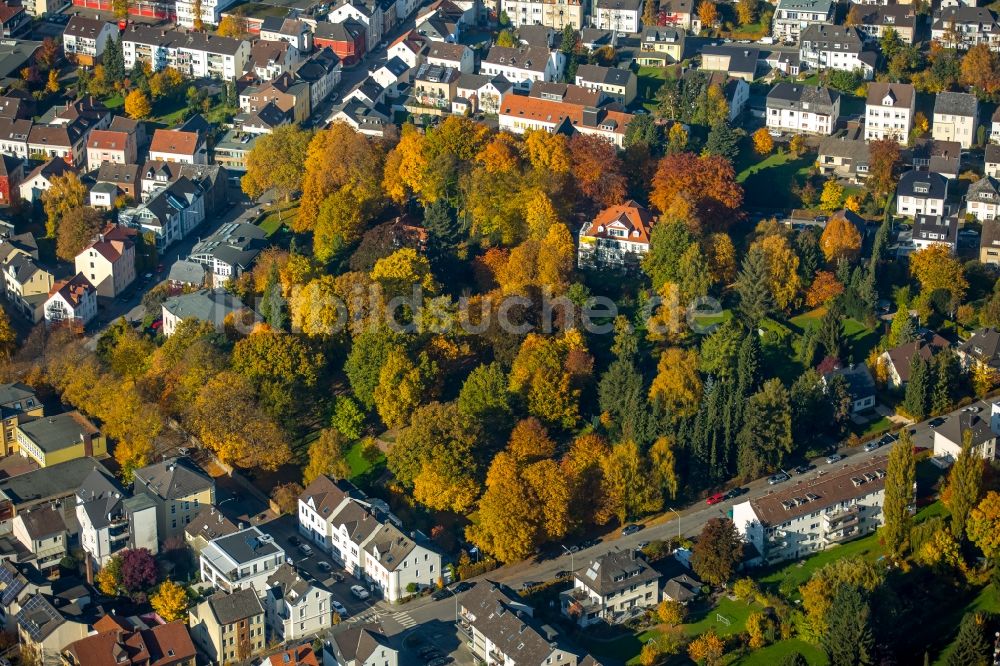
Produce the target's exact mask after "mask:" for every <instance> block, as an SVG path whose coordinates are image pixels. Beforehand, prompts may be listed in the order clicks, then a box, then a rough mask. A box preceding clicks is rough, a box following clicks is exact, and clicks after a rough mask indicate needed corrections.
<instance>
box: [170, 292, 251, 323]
mask: <svg viewBox="0 0 1000 666" xmlns="http://www.w3.org/2000/svg"><path fill="white" fill-rule="evenodd" d="M245 307H246V306H245V305H244V304H243V301H241V300H240V299H239V297H237V296H236V295H234V294H230V293H229V292H227V291H225V290H224V289H199V290H198V291H195V292H192V293H190V294H181V295H180V296H171V297H170V298H168V299H167V300H165V301H164V302H163V309H165V310H166V311H167V312H169V313H170V314H172V315H174V316H175V317H179V318H180V319H181V320H187V319H197V320H199V321H207V322H209V323H210V324H214V325H215V326H216V327H217V328H220V327H222V325H223V324H224V323H225V321H226V315H229V314H231V313H234V312H239V311H241V310H243V309H244V308H245Z"/></svg>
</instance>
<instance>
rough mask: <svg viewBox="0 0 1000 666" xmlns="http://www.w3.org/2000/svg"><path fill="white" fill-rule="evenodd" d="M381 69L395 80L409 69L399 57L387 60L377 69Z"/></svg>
mask: <svg viewBox="0 0 1000 666" xmlns="http://www.w3.org/2000/svg"><path fill="white" fill-rule="evenodd" d="M383 67H384V68H385V69H387V70H389V72H390V73H391V74H392V75H393V76H395V77H397V78H398V77H400V76H402V75H403V74H405V73H406V70H408V69H409V68H410V66H409V65H407V64H406V63H405V62H404V61H403V60H402V59H401V58H400V57H399V56H393V57H391V58H389V60H388V61H386V63H385V64H384V65H382V67H380V68H379V69H382V68H383Z"/></svg>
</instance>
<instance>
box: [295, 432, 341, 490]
mask: <svg viewBox="0 0 1000 666" xmlns="http://www.w3.org/2000/svg"><path fill="white" fill-rule="evenodd" d="M346 445H347V441H346V440H345V438H344V436H343V435H341V434H340V432H338V431H337V430H334V429H333V428H324V429H323V430H321V431H320V433H319V437H317V438H316V439H315V440H313V443H312V444H310V445H309V455H308V458H309V462H308V464H306V467H305V469H303V470H302V485H303V486H308V485H309V484H310V483H312V482H313V481H315V480H316V478H317V477H319V476H321V475H324V474H325V475H327V476H332V477H333V478H335V479H347V478H350V476H351V466H350V465H348V464H347V457H346V455H345V451H344V449H345V447H346Z"/></svg>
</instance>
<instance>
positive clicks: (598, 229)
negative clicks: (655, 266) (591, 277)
mask: <svg viewBox="0 0 1000 666" xmlns="http://www.w3.org/2000/svg"><path fill="white" fill-rule="evenodd" d="M655 222H656V217H655V216H654V215H653V213H652V212H650V210H649V209H648V208H645V207H644V206H641V205H639V204H637V203H636V202H635V201H626V202H625V203H623V204H621V205H618V206H611V207H610V208H605V209H604V210H602V211H601V212H600V213H598V214H597V216H596V217H595V218H594V219H593V220H592V221H590V222H587V223H585V224H584V225H583V227H581V229H580V237H579V241H580V242H579V249H578V254H577V263H578V264H579V265H580V267H581V268H583V267H602V268H613V267H633V266H636V265H638V263H639V260H640V259H641V258H642V257H643V256H644V255H645V254H646V253H648V252H649V238H650V234H651V233H652V229H653V224H654V223H655Z"/></svg>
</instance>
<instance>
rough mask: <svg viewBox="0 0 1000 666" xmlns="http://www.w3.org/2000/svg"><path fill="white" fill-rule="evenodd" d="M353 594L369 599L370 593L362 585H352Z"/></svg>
mask: <svg viewBox="0 0 1000 666" xmlns="http://www.w3.org/2000/svg"><path fill="white" fill-rule="evenodd" d="M351 594H353V595H354V596H355V597H357V598H358V599H367V598H368V597H369V596H370V595H369V594H368V590H366V589H365V588H363V587H361V586H360V585H351Z"/></svg>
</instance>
